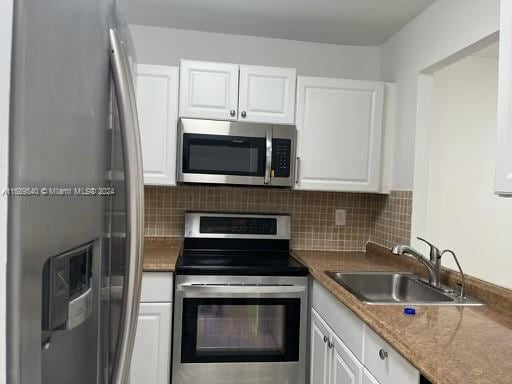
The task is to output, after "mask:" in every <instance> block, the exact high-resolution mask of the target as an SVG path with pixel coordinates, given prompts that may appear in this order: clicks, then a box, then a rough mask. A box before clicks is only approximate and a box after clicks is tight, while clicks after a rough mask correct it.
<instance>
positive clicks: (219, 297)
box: [173, 276, 307, 384]
mask: <svg viewBox="0 0 512 384" xmlns="http://www.w3.org/2000/svg"><path fill="white" fill-rule="evenodd" d="M220 279H221V278H220V277H215V276H198V277H194V276H178V277H177V288H176V312H175V334H174V357H173V359H174V367H173V384H185V383H187V384H191V383H202V382H205V383H206V382H207V383H211V384H220V383H223V384H235V383H236V384H238V383H246V382H247V383H257V384H275V383H283V384H299V383H304V382H305V342H306V322H307V312H306V311H307V309H306V305H307V303H306V301H307V278H305V277H299V278H284V277H280V278H273V277H265V278H262V277H260V278H255V277H243V278H242V277H229V278H228V279H226V278H225V276H223V277H222V281H223V282H224V283H223V282H221V280H220ZM247 279H251V280H252V281H248V280H247ZM226 281H229V285H228V284H225V282H226Z"/></svg>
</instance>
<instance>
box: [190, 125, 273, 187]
mask: <svg viewBox="0 0 512 384" xmlns="http://www.w3.org/2000/svg"><path fill="white" fill-rule="evenodd" d="M265 156H266V141H265V139H264V138H260V137H239V136H219V135H202V134H190V133H186V134H184V135H183V172H184V173H200V174H222V175H235V176H261V177H264V176H265Z"/></svg>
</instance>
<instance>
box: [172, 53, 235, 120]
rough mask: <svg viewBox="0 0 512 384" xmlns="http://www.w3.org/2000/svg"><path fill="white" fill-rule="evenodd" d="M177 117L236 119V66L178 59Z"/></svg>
mask: <svg viewBox="0 0 512 384" xmlns="http://www.w3.org/2000/svg"><path fill="white" fill-rule="evenodd" d="M180 116H181V117H195V118H204V119H218V120H236V119H237V116H238V65H237V64H224V63H210V62H203V61H189V60H181V66H180Z"/></svg>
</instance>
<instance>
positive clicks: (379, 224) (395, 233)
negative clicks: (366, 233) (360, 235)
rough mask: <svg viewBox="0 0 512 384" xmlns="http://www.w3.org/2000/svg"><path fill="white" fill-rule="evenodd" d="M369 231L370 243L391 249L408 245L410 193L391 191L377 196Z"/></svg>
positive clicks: (410, 214)
mask: <svg viewBox="0 0 512 384" xmlns="http://www.w3.org/2000/svg"><path fill="white" fill-rule="evenodd" d="M377 200H378V201H377V202H376V203H377V204H376V206H375V207H374V217H373V221H372V228H371V231H370V241H372V242H374V243H377V244H380V245H383V246H385V247H388V248H391V247H392V246H394V245H396V244H409V243H410V239H411V216H412V192H411V191H391V193H390V194H389V195H386V196H378V199H377Z"/></svg>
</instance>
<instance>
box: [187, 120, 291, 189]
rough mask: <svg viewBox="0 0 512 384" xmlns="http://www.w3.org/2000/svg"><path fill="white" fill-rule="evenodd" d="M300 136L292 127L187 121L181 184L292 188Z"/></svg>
mask: <svg viewBox="0 0 512 384" xmlns="http://www.w3.org/2000/svg"><path fill="white" fill-rule="evenodd" d="M296 137H297V131H296V128H295V126H292V125H272V124H258V123H245V122H244V123H240V122H230V121H216V120H200V119H181V120H180V123H179V127H178V167H177V173H178V175H177V176H178V182H181V183H213V184H242V185H261V186H276V187H291V186H293V184H294V181H295V148H296Z"/></svg>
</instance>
